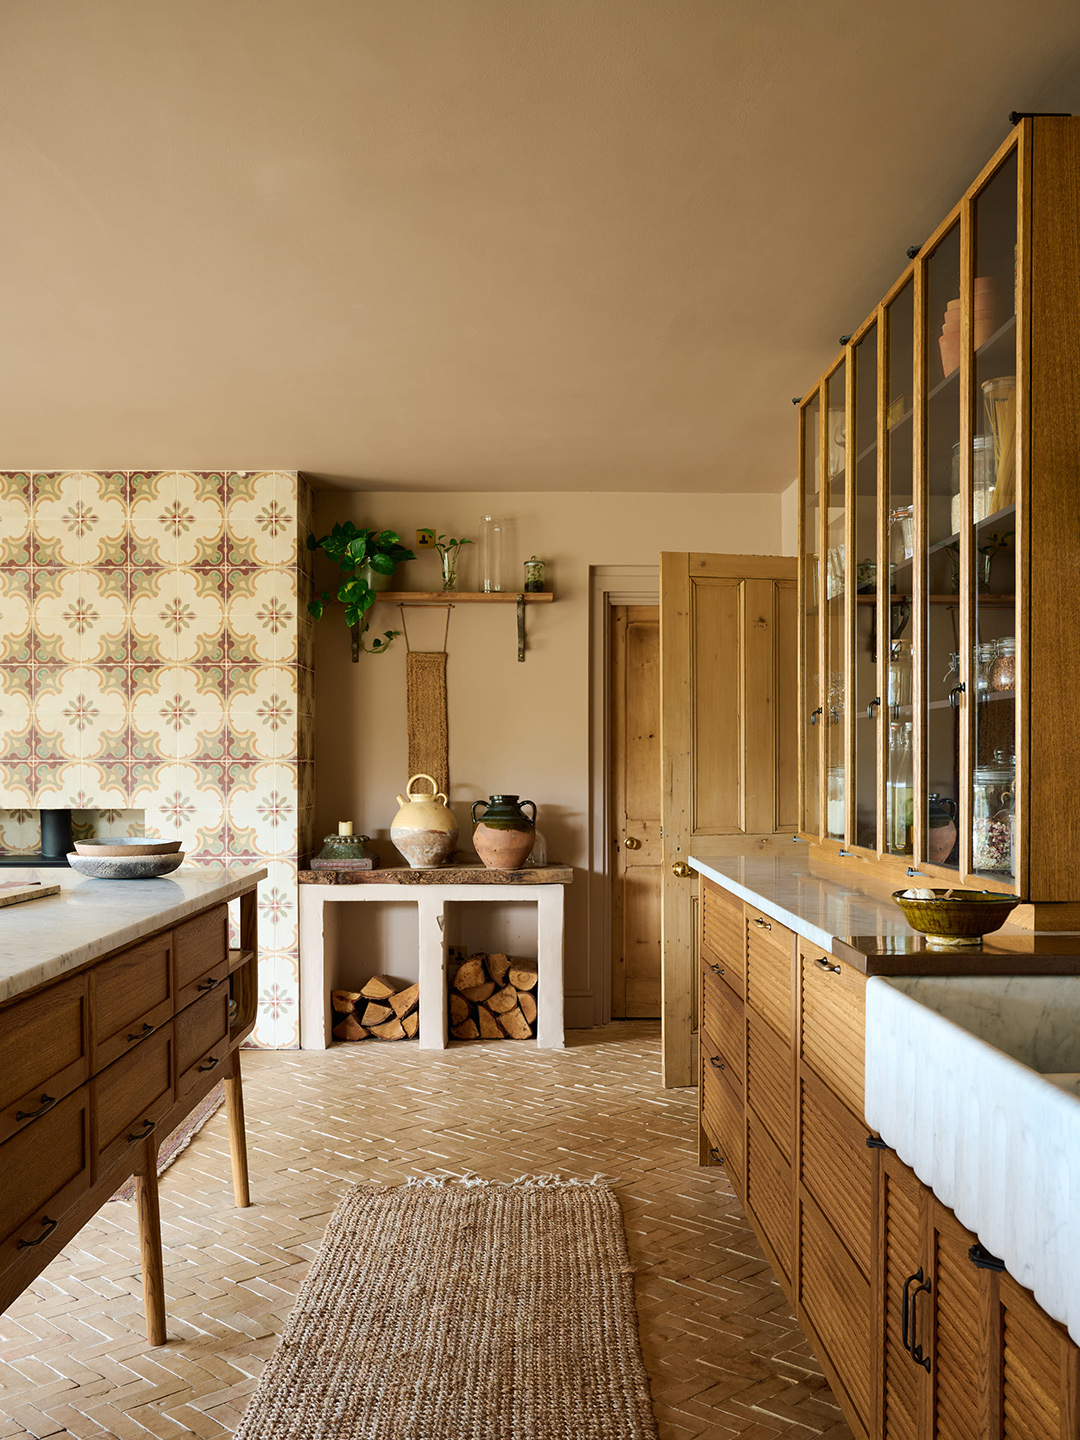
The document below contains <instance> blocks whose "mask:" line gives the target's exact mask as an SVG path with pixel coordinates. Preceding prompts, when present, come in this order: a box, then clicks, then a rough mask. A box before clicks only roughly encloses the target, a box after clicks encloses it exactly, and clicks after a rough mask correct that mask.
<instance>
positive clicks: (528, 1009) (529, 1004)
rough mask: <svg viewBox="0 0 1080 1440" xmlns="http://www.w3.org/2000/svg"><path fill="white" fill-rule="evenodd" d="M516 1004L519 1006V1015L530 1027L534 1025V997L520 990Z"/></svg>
mask: <svg viewBox="0 0 1080 1440" xmlns="http://www.w3.org/2000/svg"><path fill="white" fill-rule="evenodd" d="M518 1004H519V1005H520V1006H521V1013H522V1014H523V1015H524V1016H525V1019H526V1020H528V1022H529V1024H530V1025H535V1024H536V996H535V995H530V994H529V992H528V991H527V990H522V991H521V992H520V994H519V995H518Z"/></svg>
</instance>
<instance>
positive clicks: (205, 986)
mask: <svg viewBox="0 0 1080 1440" xmlns="http://www.w3.org/2000/svg"><path fill="white" fill-rule="evenodd" d="M220 984H221V978H220V976H219V977H218V979H216V980H200V981H199V983H198V985H196V986H195V989H196V990H216V989H217V987H218V986H219V985H220Z"/></svg>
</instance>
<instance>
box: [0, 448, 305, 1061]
mask: <svg viewBox="0 0 1080 1440" xmlns="http://www.w3.org/2000/svg"><path fill="white" fill-rule="evenodd" d="M310 510H311V495H310V491H309V489H308V487H307V485H306V484H305V483H304V482H303V480H302V479H301V478H300V477H299V476H298V475H297V474H296V473H295V472H287V471H262V472H256V471H225V472H221V473H210V472H192V471H168V472H147V473H141V472H137V471H115V472H109V473H100V472H96V473H90V472H81V471H62V472H61V471H50V472H36V471H35V472H31V473H25V472H2V473H0V807H2V808H3V809H5V810H7V811H9V812H10V811H15V812H18V811H19V810H36V809H38V808H41V807H46V808H47V807H57V806H60V807H70V808H72V809H80V810H106V811H108V810H110V809H111V810H116V811H120V810H131V809H136V810H142V811H143V812H144V814H145V821H146V830H147V832H148V833H151V834H157V835H160V836H163V837H169V838H172V837H174V836H176V837H179V839H180V840H181V841H182V842H183V846H182V848H183V849H184V850H185V852H186V853H187V855H188V858H189V860H190V861H191V862H194V863H196V864H198V863H200V862H201V863H212V862H213V863H220V862H223V861H224V862H244V861H246V862H253V861H256V862H261V863H265V865H266V867H267V869H268V871H269V876H268V879H267V880H266V881H265V882H264V883H263V884H262V885H261V886H260V887H259V940H260V949H261V953H262V959H261V962H260V969H259V1017H258V1023H257V1026H256V1029H255V1033H254V1039H255V1041H256V1042H257V1043H258V1044H260V1045H264V1046H276V1047H288V1046H295V1045H297V1044H298V1043H299V1021H298V1011H299V979H298V973H299V965H298V954H297V923H296V914H297V905H296V868H297V861H298V858H299V856H300V854H302V853H303V852H304V851H305V850H306V849H308V848H309V847H310V831H311V822H312V807H313V804H314V758H313V751H312V745H313V730H314V722H313V707H314V677H313V673H312V668H311V667H312V650H313V646H312V631H311V621H310V618H309V616H308V614H307V607H306V600H307V588H308V584H309V578H310V575H309V567H308V563H307V562H308V557H309V555H310V552H309V551H308V550H307V549H306V548H305V546H304V543H303V542H304V539H305V537H306V535H307V533H308V531H309V530H310V519H311V516H310Z"/></svg>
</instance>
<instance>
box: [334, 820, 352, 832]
mask: <svg viewBox="0 0 1080 1440" xmlns="http://www.w3.org/2000/svg"><path fill="white" fill-rule="evenodd" d="M337 833H338V834H339V835H351V834H352V821H351V820H339V821H338V822H337Z"/></svg>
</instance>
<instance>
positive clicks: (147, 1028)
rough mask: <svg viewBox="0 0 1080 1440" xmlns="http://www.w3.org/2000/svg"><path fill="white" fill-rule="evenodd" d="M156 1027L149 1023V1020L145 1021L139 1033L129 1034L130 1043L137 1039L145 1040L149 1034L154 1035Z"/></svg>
mask: <svg viewBox="0 0 1080 1440" xmlns="http://www.w3.org/2000/svg"><path fill="white" fill-rule="evenodd" d="M154 1029H155V1027H154V1026H153V1025H151V1024H149V1023H148V1022H147V1023H145V1024H144V1025H143V1027H142V1030H141V1031H140V1032H139V1034H138V1035H129V1036H128V1044H129V1045H130V1044H132V1042H133V1041H135V1040H145V1039H146V1037H147V1036H148V1035H152V1034H153V1033H154Z"/></svg>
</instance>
